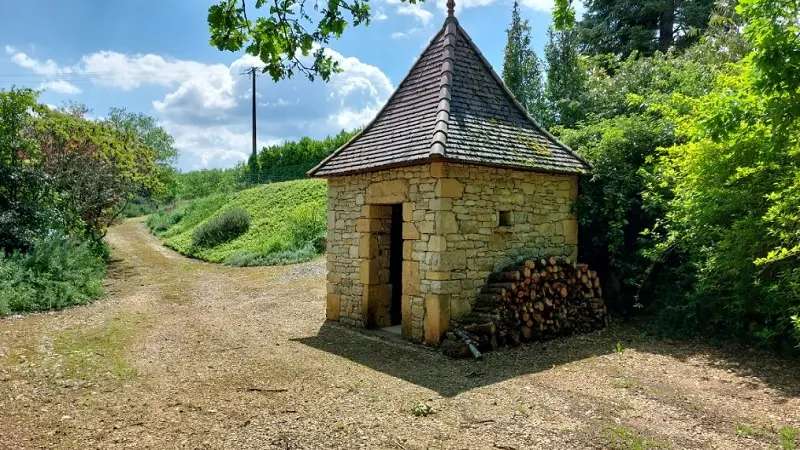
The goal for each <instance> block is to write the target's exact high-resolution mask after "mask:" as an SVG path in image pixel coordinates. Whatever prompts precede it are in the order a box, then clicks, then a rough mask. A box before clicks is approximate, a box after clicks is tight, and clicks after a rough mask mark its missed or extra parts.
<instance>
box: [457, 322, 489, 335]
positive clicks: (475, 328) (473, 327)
mask: <svg viewBox="0 0 800 450" xmlns="http://www.w3.org/2000/svg"><path fill="white" fill-rule="evenodd" d="M464 331H467V332H469V333H472V334H478V335H486V336H493V335H494V333H495V331H497V327H496V326H495V324H494V322H486V323H472V324H469V325H465V326H464Z"/></svg>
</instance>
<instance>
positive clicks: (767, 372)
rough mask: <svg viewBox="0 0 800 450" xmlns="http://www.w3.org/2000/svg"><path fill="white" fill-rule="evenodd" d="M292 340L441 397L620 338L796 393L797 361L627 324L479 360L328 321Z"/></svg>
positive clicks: (606, 348)
mask: <svg viewBox="0 0 800 450" xmlns="http://www.w3.org/2000/svg"><path fill="white" fill-rule="evenodd" d="M293 341H296V342H300V343H302V344H304V345H307V346H309V347H312V348H315V349H318V350H322V351H324V352H327V353H330V354H333V355H337V356H340V357H342V358H345V359H347V360H350V361H353V362H355V363H358V364H361V365H364V366H367V367H369V368H371V369H374V370H377V371H379V372H382V373H385V374H387V375H391V376H393V377H396V378H399V379H402V380H405V381H407V382H409V383H413V384H415V385H417V386H421V387H424V388H427V389H430V390H433V391H436V392H438V393H439V394H440V395H442V396H443V397H454V396H456V395H458V394H460V393H462V392H466V391H469V390H472V389H475V388H479V387H482V386H488V385H491V384H495V383H499V382H502V381H505V380H509V379H512V378H515V377H517V376H520V375H527V374H534V373H537V372H541V371H543V370H548V369H551V368H553V367H554V366H560V365H563V364H567V363H570V362H574V361H579V360H583V359H586V358H591V357H595V356H600V355H603V354H608V353H613V352H615V351H616V348H617V343H621V344H622V346H623V348H626V349H629V348H633V349H636V350H637V351H640V352H647V353H655V354H661V355H665V356H670V357H673V358H676V359H678V360H681V361H686V360H687V359H688V358H690V357H693V356H703V357H704V359H705V360H706V361H707V364H708V365H709V366H710V367H718V368H722V369H725V370H731V371H733V372H734V373H736V374H737V375H739V376H742V377H749V376H754V377H757V378H759V379H761V380H763V381H764V382H765V383H767V384H768V385H770V387H772V388H773V389H775V390H776V391H778V393H779V394H780V395H782V396H788V397H796V396H800V361H798V360H796V359H787V358H781V357H778V356H775V355H771V354H769V353H765V352H761V351H757V350H752V349H750V350H748V349H745V350H736V349H722V348H714V347H710V346H708V345H703V344H699V343H693V342H690V341H670V340H661V339H656V338H652V337H646V336H644V335H643V334H642V333H641V332H640V331H639V330H637V329H636V328H634V327H632V326H629V325H615V326H614V327H612V328H611V329H610V330H605V331H601V332H596V333H591V334H586V335H580V336H572V337H567V338H561V339H556V340H553V341H548V342H543V343H535V344H529V345H523V346H521V347H518V348H513V349H503V350H499V351H496V352H492V353H488V354H486V355H485V358H484V359H483V360H480V361H475V360H469V359H465V360H455V359H451V358H448V357H446V356H444V355H443V354H441V353H439V352H438V351H436V350H435V349H431V348H427V347H423V346H419V345H413V344H410V343H406V342H403V341H399V342H398V341H397V340H392V339H386V338H385V337H382V336H380V335H376V334H375V333H372V332H370V331H367V330H362V329H357V328H351V327H346V326H343V325H339V324H337V323H330V322H326V323H325V324H323V325H322V327H321V328H320V329H319V332H318V333H317V334H316V335H315V336H309V337H304V338H297V339H293Z"/></svg>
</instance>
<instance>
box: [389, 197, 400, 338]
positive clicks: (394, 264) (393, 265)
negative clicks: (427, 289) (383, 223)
mask: <svg viewBox="0 0 800 450" xmlns="http://www.w3.org/2000/svg"><path fill="white" fill-rule="evenodd" d="M390 223H391V226H390V232H389V234H390V245H389V284H391V286H392V303H391V308H390V309H389V315H390V317H391V325H392V326H394V325H400V324H401V322H402V320H403V314H402V302H403V300H402V299H403V205H402V204H397V205H392V218H391V222H390Z"/></svg>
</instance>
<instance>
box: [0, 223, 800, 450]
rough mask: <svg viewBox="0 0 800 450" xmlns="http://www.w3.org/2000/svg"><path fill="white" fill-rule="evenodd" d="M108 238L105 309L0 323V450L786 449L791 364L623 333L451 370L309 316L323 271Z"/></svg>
mask: <svg viewBox="0 0 800 450" xmlns="http://www.w3.org/2000/svg"><path fill="white" fill-rule="evenodd" d="M108 240H109V243H110V244H111V245H112V246H113V248H114V257H115V258H116V262H115V263H114V264H113V265H112V269H111V272H110V277H109V282H108V298H107V299H105V300H103V301H100V302H97V303H95V304H92V305H88V306H85V307H80V308H75V309H72V310H68V311H62V312H58V313H51V314H37V315H32V316H28V317H24V318H13V319H6V320H0V449H5V448H9V449H11V448H124V447H130V448H159V449H160V448H285V449H293V448H347V449H350V448H393V449H422V448H463V449H467V448H469V449H472V448H480V449H483V448H500V449H528V448H559V449H560V448H564V449H573V448H622V449H625V448H672V449H675V448H720V449H753V448H781V447H780V446H781V438H780V434H781V433H783V434H784V436H785V438H784V445H795V446H797V448H800V441H798V440H797V439H796V438H795V439H787V438H786V437H787V436H788V437H791V434H792V433H793V432H795V431H797V429H800V364H798V362H797V361H790V360H785V359H779V358H776V357H773V356H770V355H768V354H763V353H760V352H756V351H752V350H740V351H734V350H719V349H714V348H711V347H706V346H703V345H701V344H697V343H686V342H668V341H662V340H655V339H652V338H645V337H642V336H641V335H640V334H639V333H638V332H637V331H636V330H635V329H633V328H631V327H628V326H615V327H614V328H612V329H611V330H608V331H605V332H602V333H598V334H594V335H591V336H583V337H577V338H572V339H565V340H561V341H557V342H551V343H547V344H544V345H534V346H530V347H526V348H521V349H515V350H511V351H504V352H499V353H496V354H493V355H490V356H489V357H488V358H487V359H486V360H485V361H482V362H474V361H452V360H449V359H447V358H445V357H444V356H442V355H440V354H438V353H436V352H433V351H431V350H429V349H425V348H421V347H416V346H412V345H407V344H403V343H395V342H389V341H385V340H382V339H380V338H377V337H375V336H372V335H369V334H366V333H362V332H359V331H354V330H350V329H346V328H343V327H339V326H336V325H328V324H325V323H324V310H325V308H324V300H323V298H324V292H325V282H324V279H325V277H324V263H320V262H315V263H309V264H303V265H298V266H289V267H275V268H231V267H224V266H217V265H211V264H205V263H202V262H198V261H194V260H190V259H186V258H184V257H181V256H179V255H177V254H175V253H173V252H171V251H169V250H166V249H164V248H163V247H161V245H160V244H159V243H158V241H157V240H156V239H155V238H153V237H152V236H150V235H149V234H147V232H146V231H145V229H144V227H143V226H142V224H141V221H128V222H125V223H124V224H122V225H120V226H117V227H115V228H114V229H112V230H111V232H110V233H109V237H108ZM618 342H619V343H620V344H621V346H622V348H623V351H622V352H621V353H619V352H617V351H616V350H615V348H616V345H617V343H618ZM420 402H426V403H427V404H429V405H430V406H432V408H433V411H434V413H433V414H432V415H429V416H427V417H414V416H413V415H412V414H411V409H412V407H413V406H414V405H415V404H417V403H420ZM792 440H794V444H792V443H791V441H792ZM640 444H641V445H640ZM785 448H793V447H785Z"/></svg>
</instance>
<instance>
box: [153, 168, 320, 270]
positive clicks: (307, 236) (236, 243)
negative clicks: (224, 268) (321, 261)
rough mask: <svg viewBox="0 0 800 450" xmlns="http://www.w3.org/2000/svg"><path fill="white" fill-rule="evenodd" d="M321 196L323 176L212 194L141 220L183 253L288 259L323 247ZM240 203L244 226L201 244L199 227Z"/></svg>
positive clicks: (223, 259)
mask: <svg viewBox="0 0 800 450" xmlns="http://www.w3.org/2000/svg"><path fill="white" fill-rule="evenodd" d="M326 196H327V183H326V182H325V181H323V180H296V181H288V182H284V183H273V184H268V185H264V186H257V187H254V188H250V189H246V190H243V191H239V192H233V193H225V194H212V195H210V196H208V197H203V198H200V199H197V200H194V201H192V202H190V203H188V204H186V205H183V206H180V207H178V208H176V209H174V210H172V211H164V212H161V213H158V214H155V215H153V216H151V217H150V218H149V220H148V221H147V225H148V226H149V227H150V229H151V230H152V231H153V233H154V234H155V235H157V236H159V237H161V238H162V239H163V240H164V243H165V245H166V246H167V247H170V248H172V249H174V250H177V251H178V252H180V253H181V254H184V255H186V256H191V257H194V258H199V259H202V260H205V261H209V262H216V263H225V264H231V265H237V266H252V265H273V264H291V263H296V262H302V261H308V260H310V259H312V258H314V257H315V256H317V255H319V254H321V253H322V252H323V251H324V237H325V231H326V215H325V214H326V207H325V205H326ZM240 209H241V210H244V211H246V212H247V215H249V225H248V226H247V227H246V231H244V232H241V231H236V232H232V233H230V238H229V239H228V240H227V242H222V243H219V244H215V245H213V246H208V245H202V244H201V242H203V240H202V239H199V238H198V236H199V233H201V231H199V230H201V229H203V228H204V227H205V228H206V229H207V228H208V226H209V225H210V224H211V223H212V222H215V221H214V219H215V218H216V219H219V218H220V217H223V216H224V215H225V214H230V213H231V212H232V211H233V210H240ZM216 222H220V220H217V221H216Z"/></svg>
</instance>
